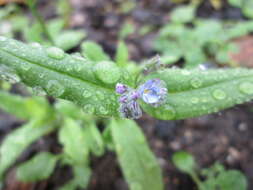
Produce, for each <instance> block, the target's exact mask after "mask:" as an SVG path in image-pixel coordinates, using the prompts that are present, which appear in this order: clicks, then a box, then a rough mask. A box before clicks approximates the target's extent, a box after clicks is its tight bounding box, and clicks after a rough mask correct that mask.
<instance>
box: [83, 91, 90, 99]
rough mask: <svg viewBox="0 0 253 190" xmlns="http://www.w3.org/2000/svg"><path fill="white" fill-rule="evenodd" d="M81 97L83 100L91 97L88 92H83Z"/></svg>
mask: <svg viewBox="0 0 253 190" xmlns="http://www.w3.org/2000/svg"><path fill="white" fill-rule="evenodd" d="M83 97H84V98H89V97H91V93H90V92H89V91H88V90H84V91H83Z"/></svg>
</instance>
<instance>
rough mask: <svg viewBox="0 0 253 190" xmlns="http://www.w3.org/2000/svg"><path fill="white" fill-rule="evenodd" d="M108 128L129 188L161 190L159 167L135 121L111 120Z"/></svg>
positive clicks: (132, 189)
mask: <svg viewBox="0 0 253 190" xmlns="http://www.w3.org/2000/svg"><path fill="white" fill-rule="evenodd" d="M110 129H111V131H112V136H113V141H114V144H115V148H116V153H117V156H118V159H119V163H120V166H121V168H122V171H123V174H124V176H125V178H126V180H127V182H128V184H129V187H130V189H131V190H154V189H155V190H162V189H163V182H162V176H161V170H160V167H159V165H158V163H157V161H156V159H155V156H154V155H153V153H152V152H151V150H150V149H149V147H148V144H147V142H146V139H145V137H144V135H143V133H142V132H141V130H140V129H139V128H138V126H137V125H136V123H135V122H134V121H132V120H112V121H111V124H110Z"/></svg>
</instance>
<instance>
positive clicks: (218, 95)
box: [212, 89, 227, 100]
mask: <svg viewBox="0 0 253 190" xmlns="http://www.w3.org/2000/svg"><path fill="white" fill-rule="evenodd" d="M212 94H213V97H214V98H215V99H217V100H223V99H225V98H226V97H227V94H226V92H224V91H223V90H220V89H216V90H214V91H213V93H212Z"/></svg>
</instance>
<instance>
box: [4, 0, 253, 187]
mask: <svg viewBox="0 0 253 190" xmlns="http://www.w3.org/2000/svg"><path fill="white" fill-rule="evenodd" d="M39 2H40V4H39V9H40V10H41V13H43V16H44V17H45V18H51V17H54V16H55V15H54V14H53V12H54V11H52V1H49V0H41V1H39ZM121 2H126V1H120V0H85V1H83V0H71V3H72V6H73V10H74V11H73V14H72V18H71V22H70V25H71V27H73V28H83V29H84V30H85V31H86V32H87V34H88V37H87V38H88V39H90V40H94V41H96V42H98V43H100V44H102V46H103V47H104V49H105V51H106V52H107V53H108V54H109V55H111V56H112V57H113V56H114V54H115V49H116V45H117V39H118V32H119V30H120V29H121V27H122V25H123V23H124V22H130V23H132V24H134V25H135V26H136V32H135V33H134V34H132V35H130V36H129V37H128V38H127V39H126V42H127V45H128V47H129V49H130V56H131V59H132V60H135V61H139V60H141V59H143V58H149V57H152V56H153V55H155V54H156V52H154V50H152V44H153V39H154V37H155V36H156V35H157V31H158V29H159V28H160V27H162V26H163V24H165V23H167V22H169V14H168V13H169V11H171V10H172V9H173V8H174V7H175V6H176V5H175V4H173V3H171V2H170V1H169V0H156V1H152V0H140V1H138V3H136V6H135V7H134V8H133V9H132V10H131V11H130V12H128V13H123V12H122V11H120V10H121V9H122V8H120V7H121V4H122V3H121ZM23 8H24V7H23ZM24 9H25V8H24ZM198 16H201V17H205V18H216V19H236V20H242V19H245V18H243V16H242V14H241V12H240V9H236V8H232V7H230V6H228V5H227V4H226V3H225V5H224V7H223V8H222V9H220V10H215V9H214V8H212V7H211V5H210V3H209V1H205V3H203V4H202V5H201V6H200V7H199V9H198ZM146 25H149V26H151V27H152V28H153V30H152V31H151V32H149V33H148V34H146V35H140V34H138V31H139V30H140V28H141V27H142V26H146ZM238 43H240V42H238ZM241 43H242V44H243V45H245V44H246V42H244V43H243V42H241ZM246 45H247V44H246ZM246 45H245V46H246ZM252 47H253V46H251V48H252ZM251 56H252V55H251ZM235 57H236V59H243V58H244V56H242V55H236V56H235ZM246 65H247V66H251V65H252V64H246ZM252 106H253V104H252V103H251V102H249V103H246V104H243V105H240V106H236V107H234V108H231V109H229V110H225V111H222V112H220V113H218V114H211V115H207V116H203V117H199V118H193V119H186V120H181V121H160V120H156V119H153V118H151V117H149V116H147V115H145V116H144V117H142V118H141V119H139V120H137V122H138V123H139V125H140V126H141V127H142V129H143V131H144V133H145V135H146V137H147V139H148V142H149V144H150V146H151V148H152V151H153V152H154V153H155V155H156V156H157V159H158V161H159V163H160V165H161V167H162V170H163V174H164V175H163V176H164V183H165V186H166V188H165V189H166V190H172V189H173V190H194V189H197V188H196V186H195V184H194V183H193V181H192V180H191V179H190V178H189V177H188V176H187V175H185V174H183V173H181V172H179V171H178V170H177V169H176V168H175V167H174V166H173V164H172V162H171V156H172V154H173V153H174V152H176V151H179V150H185V151H188V152H190V153H192V154H193V155H194V156H195V158H196V160H197V162H198V164H199V167H209V166H211V165H212V164H214V163H215V162H220V163H222V164H224V165H225V166H226V168H227V169H238V170H240V171H242V172H243V173H244V174H245V175H246V176H247V179H248V183H249V188H248V189H249V190H250V189H253V157H252V155H253V128H252V125H253V117H252V111H253V109H252ZM23 122H24V121H20V120H17V119H16V118H14V117H12V116H10V115H8V114H6V113H4V112H0V140H1V139H3V137H4V136H5V135H6V134H9V133H10V132H11V131H12V130H13V129H15V128H17V127H18V126H20V125H21V124H22V123H23ZM60 148H61V147H60V145H59V144H58V143H57V139H56V134H50V135H48V136H46V137H43V138H42V139H40V140H39V141H38V142H36V143H34V144H33V145H31V146H30V147H29V148H28V149H27V150H26V151H25V152H24V153H23V155H22V156H21V157H20V159H19V161H18V162H21V161H24V160H27V159H29V158H30V157H31V156H32V155H34V154H35V153H36V152H39V151H43V150H50V151H52V152H58V151H59V150H60ZM91 166H92V169H93V174H92V178H91V181H90V185H89V188H88V189H89V190H127V189H128V187H127V184H126V183H125V181H124V179H123V176H122V173H121V171H120V168H119V165H118V162H117V160H116V156H115V154H113V153H111V152H107V153H106V154H105V155H104V156H102V157H100V158H96V157H92V159H91ZM71 176H72V174H71V170H70V168H62V167H57V168H56V170H55V172H54V174H53V176H52V177H50V179H48V180H45V181H42V182H39V183H36V184H23V183H21V182H18V181H17V180H16V179H15V168H13V169H11V170H10V171H9V172H8V174H7V178H6V187H5V190H51V189H56V188H57V187H59V186H60V185H62V184H63V183H65V182H66V181H68V180H69V179H70V178H71Z"/></svg>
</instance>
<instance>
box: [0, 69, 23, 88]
mask: <svg viewBox="0 0 253 190" xmlns="http://www.w3.org/2000/svg"><path fill="white" fill-rule="evenodd" d="M0 79H2V80H5V81H8V82H9V83H11V84H15V83H18V82H20V81H21V79H20V77H19V76H18V75H17V74H16V72H15V71H14V70H12V69H11V68H9V67H7V66H4V65H1V66H0Z"/></svg>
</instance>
